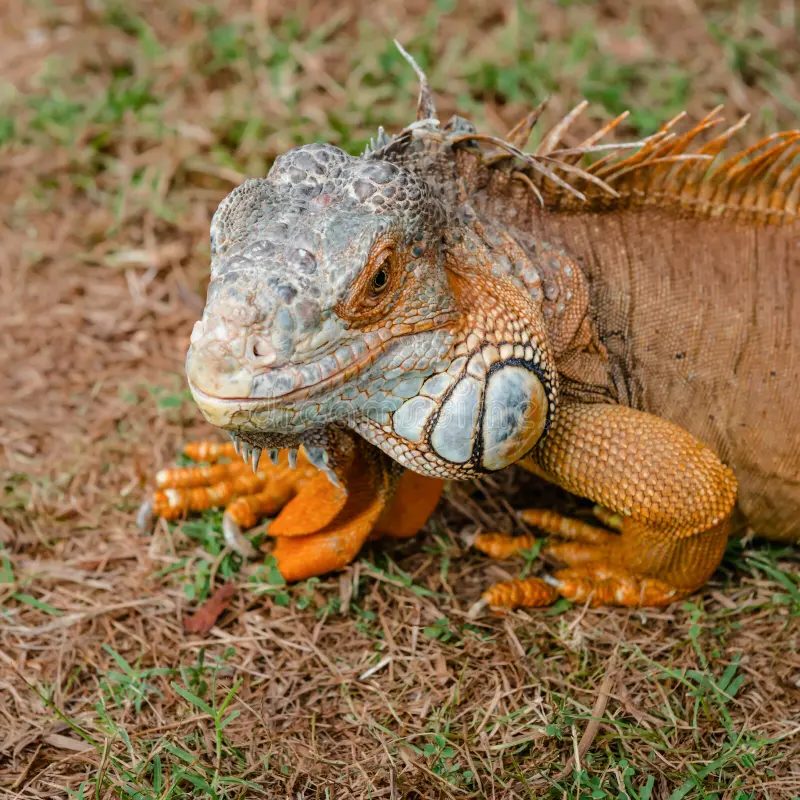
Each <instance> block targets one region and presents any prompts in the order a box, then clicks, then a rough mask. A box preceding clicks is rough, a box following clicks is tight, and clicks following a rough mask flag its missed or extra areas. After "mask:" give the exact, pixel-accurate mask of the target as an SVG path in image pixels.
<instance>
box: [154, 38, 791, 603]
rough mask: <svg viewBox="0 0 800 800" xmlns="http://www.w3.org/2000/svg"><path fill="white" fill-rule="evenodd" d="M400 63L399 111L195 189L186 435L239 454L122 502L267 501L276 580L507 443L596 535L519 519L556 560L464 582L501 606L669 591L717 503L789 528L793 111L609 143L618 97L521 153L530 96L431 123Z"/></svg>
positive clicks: (487, 460) (484, 539)
mask: <svg viewBox="0 0 800 800" xmlns="http://www.w3.org/2000/svg"><path fill="white" fill-rule="evenodd" d="M406 55H407V54H406ZM407 58H408V59H409V61H410V63H411V64H412V66H413V67H414V68H415V69H416V70H417V74H418V76H419V80H420V96H419V104H418V110H417V120H416V121H415V122H414V123H412V124H411V125H409V126H408V127H407V128H405V129H404V130H403V131H402V132H401V133H399V134H398V135H396V136H389V135H387V134H386V133H385V132H384V131H383V130H382V129H381V130H380V132H379V134H378V137H377V139H376V140H373V141H372V142H371V144H370V146H369V147H368V148H367V150H366V152H365V153H363V154H362V155H361V156H359V157H354V156H350V155H348V154H346V153H344V152H343V151H342V150H340V149H339V148H337V147H334V146H331V145H328V144H311V145H306V146H302V147H297V148H295V149H293V150H290V151H289V152H287V153H285V154H284V155H282V156H280V157H279V158H277V160H276V161H275V163H274V165H273V166H272V168H271V169H270V171H269V173H268V175H267V177H266V178H259V179H253V180H247V181H246V182H245V183H243V184H242V185H241V186H239V187H238V188H237V189H235V190H234V191H233V192H231V193H230V194H229V195H228V196H227V197H226V198H225V199H224V200H223V201H222V203H221V205H220V206H219V208H218V210H217V211H216V213H215V215H214V217H213V220H212V223H211V282H210V285H209V288H208V297H207V303H206V306H205V310H204V313H203V317H202V319H201V320H200V321H199V322H197V323H196V324H195V327H194V330H193V331H192V335H191V345H190V348H189V352H188V355H187V359H186V371H187V375H188V379H189V385H190V388H191V391H192V394H193V396H194V398H195V400H196V402H197V404H198V405H199V407H200V409H201V410H202V412H203V414H204V415H205V417H206V419H207V420H209V421H210V422H211V423H213V424H214V425H216V426H219V427H220V428H224V429H225V430H227V431H228V432H229V433H230V435H231V437H232V439H233V443H232V444H231V445H214V444H209V443H200V444H197V445H195V446H193V447H190V449H189V452H190V454H192V455H193V456H194V457H195V458H197V459H199V460H205V461H214V460H218V459H219V458H221V457H225V456H232V455H233V453H234V451H235V452H236V453H240V454H241V455H242V456H243V459H244V462H245V463H239V462H237V461H234V462H231V463H222V464H216V465H213V466H208V467H197V468H187V469H178V470H164V471H162V472H161V473H159V475H158V479H157V483H158V484H159V486H160V490H159V491H157V492H156V494H155V495H154V497H153V500H152V501H151V503H149V504H147V505H146V507H145V516H147V514H152V513H153V512H154V513H155V514H159V515H162V516H165V517H168V518H176V517H177V516H179V515H181V514H183V513H185V511H186V510H192V509H195V510H196V509H203V508H207V507H210V506H213V505H224V504H226V503H229V505H228V507H227V511H226V514H225V518H224V519H225V533H226V536H227V537H228V539H229V541H230V542H231V543H232V544H233V545H234V546H236V547H238V548H240V549H241V548H245V549H248V548H249V549H250V550H252V547H251V546H250V545H249V542H248V541H247V540H246V539H244V537H242V536H241V535H240V534H239V529H240V528H245V527H249V526H252V525H254V524H255V523H256V522H257V520H258V519H259V518H260V517H261V516H263V515H273V514H275V513H276V512H280V513H278V515H277V518H276V519H275V520H274V521H273V523H272V524H271V526H270V528H269V530H268V533H269V534H270V535H271V536H273V537H275V538H276V544H275V550H274V554H275V557H276V558H277V564H278V568H279V570H280V571H281V573H282V574H283V576H284V577H285V578H286V579H287V580H290V581H291V580H299V579H303V578H306V577H309V576H312V575H317V574H321V573H324V572H328V571H330V570H335V569H337V568H341V567H343V566H344V565H346V564H347V563H349V562H350V561H351V560H352V559H353V558H354V557H355V555H356V554H357V553H358V551H359V549H360V547H361V546H362V544H363V543H364V541H365V540H366V539H368V538H370V537H377V536H383V535H389V536H400V537H404V536H412V535H414V534H415V533H416V532H417V531H418V530H419V528H420V527H421V526H422V525H424V523H425V521H426V519H427V518H428V516H429V514H430V513H431V511H432V510H433V508H434V506H435V505H436V503H437V501H438V499H439V496H440V493H441V491H442V487H443V483H444V481H445V480H447V479H466V478H471V477H473V476H478V475H481V474H485V473H490V472H494V471H497V470H500V469H504V468H506V467H507V466H509V465H511V464H513V463H518V464H520V465H521V466H523V467H525V468H526V469H529V470H531V471H532V472H534V473H536V474H538V475H540V476H542V477H544V478H546V479H547V480H549V481H551V482H553V483H555V484H558V485H559V486H561V487H563V488H565V489H567V490H569V491H570V492H573V493H575V494H577V495H580V496H583V497H586V498H589V499H591V500H593V501H595V503H597V504H598V505H599V507H600V508H601V509H602V510H603V512H602V513H601V514H600V517H601V520H602V521H604V522H605V523H606V527H605V528H603V527H600V526H592V525H587V524H585V523H581V522H577V521H575V520H571V519H568V518H564V517H561V516H559V515H557V514H555V513H551V512H549V511H538V510H529V511H526V512H523V516H524V518H525V519H526V520H527V521H528V522H529V523H531V524H533V525H535V526H537V527H538V528H539V529H541V530H543V531H544V532H545V533H548V534H550V535H551V536H553V537H555V540H554V541H551V543H550V544H548V546H547V547H546V549H545V552H546V553H547V554H549V556H550V557H551V558H552V559H555V560H557V561H558V562H560V563H562V564H564V565H565V567H564V568H563V569H560V570H559V571H557V572H555V574H554V575H552V576H546V577H545V578H544V579H540V578H528V579H526V580H517V581H512V582H508V583H503V584H497V585H496V586H494V587H491V588H490V589H488V590H487V591H486V593H485V594H484V602H485V603H488V604H491V605H493V606H508V607H512V606H519V605H526V606H539V605H546V604H548V603H551V602H553V601H554V600H555V599H556V598H557V597H558V596H564V597H567V598H570V599H572V600H576V601H587V602H590V603H592V604H594V605H600V604H617V605H623V606H640V605H648V606H659V605H665V604H667V603H669V602H671V601H672V600H675V599H677V598H680V597H683V596H685V595H687V594H689V593H691V592H693V591H695V590H696V589H698V588H699V587H701V586H702V585H703V584H704V583H705V582H706V581H707V580H708V578H709V577H710V576H711V574H712V573H713V572H714V570H715V568H716V567H717V565H718V564H719V562H720V559H721V558H722V554H723V550H724V548H725V544H726V541H727V539H728V537H729V534H730V533H731V531H732V529H733V526H734V521H735V520H738V519H741V520H745V521H746V522H747V524H749V525H750V526H752V528H753V529H755V530H756V531H757V532H758V533H760V534H763V535H765V536H768V537H770V538H774V539H777V540H782V541H797V540H798V539H800V402H799V401H798V392H799V391H800V222H799V220H800V215H799V211H798V209H799V207H800V165H798V163H797V156H798V154H800V131H793V132H785V133H779V134H776V135H774V136H771V137H769V138H767V139H765V140H764V141H762V142H760V143H759V144H758V145H756V146H754V147H751V148H749V149H748V150H745V151H744V152H742V153H739V154H738V155H735V156H733V157H732V158H729V159H728V160H724V161H722V162H721V163H716V157H717V156H718V155H719V154H720V153H721V152H722V150H723V149H724V147H725V146H726V145H727V144H728V142H729V140H730V139H731V137H732V136H733V135H734V134H735V133H736V131H738V130H739V129H740V128H741V127H742V125H743V124H744V122H745V120H742V121H741V122H739V123H737V124H735V125H733V127H730V128H728V129H727V130H725V131H724V132H723V133H720V134H718V135H716V136H715V137H713V138H710V139H708V141H706V143H705V144H703V145H702V146H699V147H697V146H694V142H695V139H696V138H697V137H698V136H700V135H701V134H703V133H705V132H706V131H708V130H709V129H711V128H713V127H714V126H717V125H718V124H719V123H720V109H715V110H714V111H712V112H711V113H710V114H709V115H708V116H707V117H705V118H704V119H703V120H702V121H701V122H700V123H699V124H697V125H695V126H694V127H692V128H690V129H689V130H687V131H686V132H683V133H676V132H675V129H676V126H677V123H678V122H679V121H680V120H681V119H682V118H683V115H680V116H679V117H676V118H675V119H673V120H670V121H669V122H668V123H667V124H665V125H664V126H663V127H662V128H661V129H660V130H659V131H658V132H657V133H656V134H654V135H653V136H650V137H648V138H646V139H644V140H643V141H642V142H638V143H635V144H634V146H632V147H631V148H630V150H628V151H624V150H623V151H622V152H620V148H624V147H625V146H624V145H608V144H603V140H604V139H605V138H606V136H607V135H608V134H609V133H610V132H611V131H612V130H613V129H614V128H615V127H616V126H617V125H618V124H619V123H620V122H621V121H622V120H623V119H624V117H625V115H624V114H623V115H622V116H620V117H618V118H617V119H615V120H613V121H612V122H610V123H609V124H608V125H606V126H605V127H603V128H602V129H601V130H598V131H597V132H596V133H595V134H594V135H592V136H590V137H589V138H588V139H586V141H584V142H583V143H581V144H580V145H579V146H577V147H560V143H561V141H562V139H563V138H564V136H565V134H566V133H567V131H568V129H569V127H570V125H571V124H572V123H573V122H574V120H575V119H576V117H577V116H578V114H579V113H580V112H581V111H582V110H583V108H584V107H585V103H583V104H581V105H579V106H578V107H577V108H576V109H575V110H573V111H572V112H571V113H569V114H568V115H567V116H566V117H565V118H564V119H563V120H561V121H560V122H559V123H558V124H557V125H555V127H553V128H552V130H550V131H549V132H547V133H546V134H545V135H544V136H543V137H542V138H541V143H540V144H539V145H538V147H537V148H536V150H535V152H532V153H528V152H524V148H525V146H526V143H527V142H528V140H529V138H530V134H531V131H532V129H533V128H534V126H535V125H536V124H537V121H538V120H539V118H540V116H541V113H542V108H543V107H539V108H537V109H535V110H534V111H532V112H531V113H530V114H528V115H527V116H526V117H525V118H524V119H523V120H522V121H521V122H520V123H519V124H518V125H516V126H515V127H514V128H513V129H512V130H511V131H509V133H508V134H507V135H506V136H505V137H504V138H502V139H501V138H495V137H492V136H489V135H486V134H482V133H479V132H478V131H477V130H476V129H475V127H474V126H473V125H472V124H471V123H470V122H468V121H467V120H465V119H463V118H461V117H457V116H455V117H453V118H451V119H450V121H449V122H447V123H446V124H445V125H440V123H439V122H438V120H437V119H436V111H435V108H434V103H433V100H432V95H431V92H430V88H429V86H428V82H427V80H426V78H425V76H424V74H423V73H422V72H421V70H419V68H418V67H417V66H416V64H415V63H414V62H413V59H411V57H410V56H407ZM706 138H707V137H706ZM587 153H593V154H597V153H600V157H599V160H595V161H594V162H593V163H592V164H591V165H590V166H583V167H581V166H579V163H580V162H581V160H582V159H583V157H584V156H585V155H586V154H587ZM712 162H715V163H712ZM297 448H302V449H301V450H300V459H299V461H298V450H297ZM262 450H267V451H268V453H269V456H270V459H271V462H272V463H269V462H267V459H264V462H265V464H263V465H261V463H260V456H261V453H262ZM247 463H250V464H251V465H252V470H253V472H250V471H249V467H248V466H247ZM294 467H296V469H293V468H294ZM737 494H738V502H737ZM475 544H476V546H477V547H479V548H480V549H482V550H483V551H485V552H487V553H489V554H492V555H496V556H504V555H508V554H509V553H512V552H514V551H515V550H517V549H519V548H524V547H529V546H530V545H531V540H530V537H527V536H522V537H516V538H514V537H508V536H502V535H499V534H484V535H482V536H478V537H477V539H476V542H475Z"/></svg>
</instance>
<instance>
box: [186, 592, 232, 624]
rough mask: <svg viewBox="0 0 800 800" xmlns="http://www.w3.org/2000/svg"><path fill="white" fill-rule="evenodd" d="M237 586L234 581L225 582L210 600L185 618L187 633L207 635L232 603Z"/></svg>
mask: <svg viewBox="0 0 800 800" xmlns="http://www.w3.org/2000/svg"><path fill="white" fill-rule="evenodd" d="M235 592H236V587H235V586H234V585H233V584H232V583H223V584H222V586H220V587H219V589H217V591H216V592H214V594H212V595H211V597H209V598H208V600H206V601H205V603H203V605H201V606H200V608H198V609H197V611H195V612H194V614H191V615H190V616H188V617H185V618H184V620H183V629H184V630H185V631H186V633H199V634H200V635H201V636H205V635H206V634H207V633H208V632H209V631H210V630H211V629H212V628H213V627H214V625H215V624H216V622H217V620H218V619H219V618H220V616H222V612H223V611H225V609H226V608H227V607H228V606H229V605H230V604H231V600H233V595H234V593H235Z"/></svg>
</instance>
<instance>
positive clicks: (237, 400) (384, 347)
mask: <svg viewBox="0 0 800 800" xmlns="http://www.w3.org/2000/svg"><path fill="white" fill-rule="evenodd" d="M455 319H456V315H455V314H451V315H447V317H446V318H445V319H437V320H430V321H427V322H424V323H422V324H420V325H419V326H415V327H413V328H412V329H411V330H408V331H405V332H403V333H399V334H396V335H392V336H391V337H390V338H389V339H387V340H386V341H384V342H382V343H381V344H379V345H378V346H377V347H373V348H371V349H370V350H368V351H367V352H366V353H365V354H364V355H362V356H361V357H360V358H358V359H356V360H355V361H353V362H352V363H351V364H348V365H347V366H346V367H344V368H343V369H339V370H337V371H335V372H332V373H330V374H328V375H325V376H324V377H322V378H320V379H319V380H318V381H315V382H314V383H307V384H306V385H304V386H299V387H295V388H292V389H290V390H288V391H286V392H284V393H282V394H278V395H273V396H272V397H219V396H217V395H214V394H209V393H208V392H205V391H203V390H202V389H200V388H199V387H198V386H197V385H196V384H195V383H194V382H193V381H192V379H191V377H189V376H188V375H187V380H188V383H189V388H190V389H191V392H192V395H193V396H194V398H195V400H196V401H197V402H198V404H199V405H201V407H203V408H208V407H209V406H216V407H217V408H219V409H231V410H233V407H235V409H236V410H249V411H252V410H259V411H262V410H263V411H266V410H271V409H276V408H280V407H283V406H285V405H287V404H290V403H296V402H299V401H303V400H310V399H312V398H314V397H317V396H319V395H321V394H326V393H328V392H329V391H331V390H333V389H336V388H339V387H340V386H342V385H344V384H345V383H347V382H348V381H350V380H352V379H353V378H354V377H356V376H357V375H358V374H359V373H361V372H362V371H364V370H365V369H367V368H369V367H370V366H372V364H374V363H375V360H376V359H377V358H378V357H379V356H382V355H384V354H385V353H387V352H388V351H390V350H391V349H393V348H394V347H396V346H398V345H399V344H400V343H401V342H402V341H403V340H406V339H408V338H410V337H411V336H414V335H416V334H419V333H425V332H427V331H432V330H438V329H440V328H444V327H446V326H447V325H448V324H451V323H452V322H453V321H454V320H455ZM324 358H328V356H325V357H324ZM322 360H323V359H320V360H319V361H315V362H312V363H311V364H308V365H304V366H312V367H313V366H315V365H316V366H319V365H320V363H321V361H322ZM289 370H292V371H293V372H294V374H296V375H298V376H299V375H301V373H300V369H299V368H297V367H291V368H289V369H286V368H284V369H280V370H275V372H276V373H277V374H280V373H289ZM289 374H291V373H289ZM300 380H302V378H300Z"/></svg>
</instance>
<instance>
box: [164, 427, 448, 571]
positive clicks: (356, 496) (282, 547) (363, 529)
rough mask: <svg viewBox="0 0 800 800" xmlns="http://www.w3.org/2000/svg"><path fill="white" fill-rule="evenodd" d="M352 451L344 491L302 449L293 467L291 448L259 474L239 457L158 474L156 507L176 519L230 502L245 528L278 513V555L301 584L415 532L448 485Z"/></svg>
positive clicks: (201, 445) (210, 446)
mask: <svg viewBox="0 0 800 800" xmlns="http://www.w3.org/2000/svg"><path fill="white" fill-rule="evenodd" d="M184 452H185V454H186V455H187V456H189V457H190V458H197V459H204V460H206V461H216V460H217V459H220V458H230V457H232V456H233V457H235V455H236V454H235V451H234V447H233V445H232V444H230V445H229V444H217V443H214V442H194V443H191V444H189V445H187V446H186V448H185V451H184ZM350 456H351V457H350V458H349V459H347V460H345V461H344V462H343V463H342V465H341V467H340V472H339V479H340V482H341V484H342V488H337V487H335V486H334V485H333V484H332V483H331V482H330V481H329V480H328V478H327V477H326V476H325V475H324V474H323V473H321V472H320V471H319V470H318V469H317V468H316V467H314V466H313V465H312V464H310V463H309V462H308V460H307V459H306V457H305V456H304V454H303V451H302V450H301V451H300V453H299V457H298V460H297V465H296V466H295V467H294V468H292V467H290V466H289V464H288V458H287V454H286V453H285V452H284V453H282V454H281V456H280V461H279V464H278V465H274V464H271V463H268V464H267V465H262V467H261V468H260V469H259V471H258V473H257V474H252V473H250V467H248V466H247V465H245V464H244V463H242V462H236V461H234V462H231V463H226V464H215V465H213V466H208V467H204V466H197V467H185V468H177V469H164V470H161V471H160V472H159V473H158V476H157V480H156V482H157V485H158V487H159V489H158V490H157V491H156V492H155V493H154V494H153V500H152V503H153V511H154V513H155V514H156V515H158V516H161V517H163V518H164V519H168V520H177V519H180V518H181V517H183V516H184V515H185V514H186V513H188V512H191V511H204V510H206V509H209V508H214V507H215V506H219V505H223V504H225V503H227V506H226V508H225V516H226V517H229V518H230V519H231V520H232V521H233V522H234V523H236V525H237V526H238V527H239V528H241V529H243V530H246V529H248V528H252V527H254V526H255V525H256V524H257V523H258V521H259V520H260V519H262V518H263V517H267V516H275V520H274V521H273V522H272V524H271V525H270V527H269V529H268V531H267V533H268V534H269V535H270V536H271V537H273V538H275V540H276V545H275V548H274V550H273V555H274V556H275V558H276V560H277V566H278V569H279V570H280V572H281V574H282V575H283V577H284V578H285V579H286V580H287V581H297V580H303V579H305V578H310V577H313V576H315V575H322V574H324V573H326V572H331V571H335V570H337V569H341V568H343V567H345V566H347V564H349V563H350V562H351V561H352V560H353V558H355V556H356V555H357V554H358V551H359V550H360V549H361V546H362V545H363V544H364V542H365V541H366V539H367V538H368V537H369V538H373V539H380V538H382V537H384V536H387V537H390V538H398V539H404V538H408V537H411V536H414V535H415V534H416V533H417V532H418V531H419V529H420V528H421V527H422V526H423V525H424V524H425V522H426V521H427V519H428V517H429V516H430V515H431V513H432V512H433V509H434V508H435V507H436V504H437V503H438V501H439V497H440V496H441V492H442V488H443V486H444V482H443V481H441V480H438V479H435V478H425V477H423V476H421V475H415V474H413V473H411V472H408V471H405V472H404V473H402V474H398V472H397V470H396V469H393V468H392V467H391V466H387V462H386V460H385V459H383V457H382V456H380V454H379V453H378V452H377V451H375V450H374V449H373V448H370V447H367V446H366V445H361V446H357V447H355V448H354V449H353V451H352V453H351V454H350ZM248 473H250V474H248ZM242 546H243V545H242V543H241V542H240V543H239V547H242ZM244 546H245V547H246V545H244ZM267 549H268V548H267ZM245 554H247V553H245Z"/></svg>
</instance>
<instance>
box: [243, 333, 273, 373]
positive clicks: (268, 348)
mask: <svg viewBox="0 0 800 800" xmlns="http://www.w3.org/2000/svg"><path fill="white" fill-rule="evenodd" d="M247 355H248V356H249V358H250V360H251V361H253V362H254V363H256V364H258V366H261V367H268V366H270V365H271V364H273V363H274V362H275V359H276V358H277V353H276V352H275V348H274V347H273V346H272V345H271V344H270V343H269V342H268V341H267V340H266V339H262V338H261V337H256V338H251V340H250V342H249V346H248V348H247Z"/></svg>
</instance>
